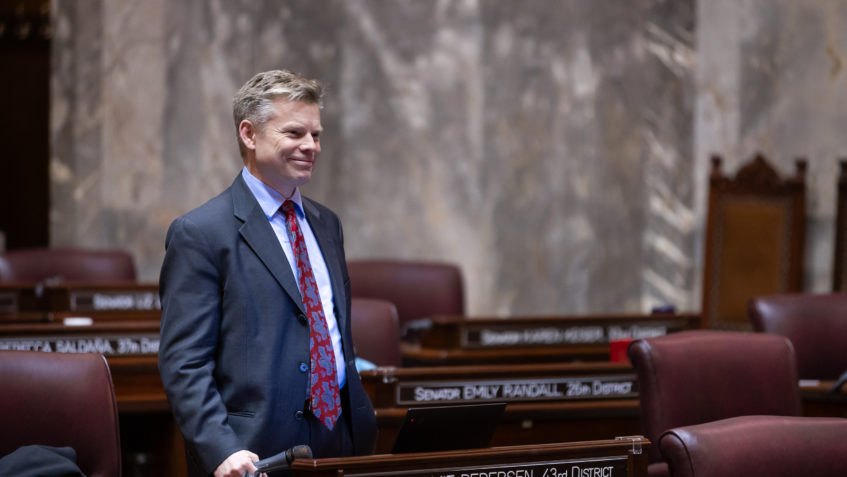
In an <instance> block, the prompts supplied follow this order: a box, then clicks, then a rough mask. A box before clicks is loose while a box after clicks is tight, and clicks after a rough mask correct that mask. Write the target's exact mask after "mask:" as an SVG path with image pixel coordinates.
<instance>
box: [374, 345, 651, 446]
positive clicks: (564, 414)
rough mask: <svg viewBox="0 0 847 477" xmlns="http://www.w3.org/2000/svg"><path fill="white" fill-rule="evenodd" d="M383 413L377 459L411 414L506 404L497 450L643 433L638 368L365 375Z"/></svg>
mask: <svg viewBox="0 0 847 477" xmlns="http://www.w3.org/2000/svg"><path fill="white" fill-rule="evenodd" d="M361 376H362V382H363V384H364V387H365V390H366V391H367V392H368V395H369V396H370V398H371V400H372V402H373V404H374V408H375V409H376V418H377V426H378V428H379V437H378V441H377V453H385V452H389V451H390V450H391V446H392V445H393V443H394V439H395V438H396V436H397V432H398V430H399V428H400V425H401V424H402V422H403V418H404V416H405V413H406V410H407V408H409V407H416V406H431V405H449V404H451V403H453V404H464V403H473V402H477V403H482V402H506V403H507V406H506V410H505V412H504V415H503V417H502V419H501V421H500V425H499V426H498V428H497V430H496V431H495V434H494V436H493V438H492V445H499V446H506V445H521V444H539V443H552V442H566V441H583V440H593V439H609V438H612V437H616V436H621V435H633V434H639V433H640V432H641V426H640V421H639V407H638V394H637V392H638V389H637V384H636V382H635V374H634V372H633V370H632V368H631V367H630V366H629V365H626V364H619V363H609V362H606V363H557V364H549V363H548V364H529V365H498V366H446V367H420V368H377V369H374V370H369V371H363V372H362V373H361Z"/></svg>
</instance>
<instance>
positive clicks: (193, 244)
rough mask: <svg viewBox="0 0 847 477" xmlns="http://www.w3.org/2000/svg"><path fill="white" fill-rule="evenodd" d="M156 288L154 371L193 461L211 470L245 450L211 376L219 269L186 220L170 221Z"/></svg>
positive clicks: (200, 233)
mask: <svg viewBox="0 0 847 477" xmlns="http://www.w3.org/2000/svg"><path fill="white" fill-rule="evenodd" d="M165 247H166V252H165V260H164V263H163V265H162V270H161V276H160V279H159V287H160V294H161V299H162V300H161V301H162V324H161V341H160V347H159V372H160V374H161V377H162V383H163V384H164V388H165V391H166V394H167V396H168V401H169V402H170V405H171V408H172V410H173V413H174V416H175V418H176V421H177V423H178V424H179V427H180V429H181V430H182V432H183V436H184V437H185V439H186V441H187V442H188V444H189V445H190V447H191V449H192V450H194V452H192V454H193V455H195V456H196V457H198V458H199V459H200V460H201V462H197V464H199V465H200V466H201V467H202V468H203V469H205V470H206V471H207V472H210V473H211V472H212V471H213V470H214V469H215V468H217V466H218V465H219V464H220V463H221V462H222V461H223V460H224V459H226V458H227V457H228V456H229V455H231V454H232V453H233V452H236V451H238V450H241V449H244V448H245V447H244V443H242V442H240V440H239V438H238V437H237V436H236V434H235V432H234V431H233V429H232V428H231V427H230V426H229V424H228V423H227V410H226V407H225V405H224V403H223V400H222V399H221V396H220V394H219V392H218V389H217V387H216V385H215V380H214V376H213V372H214V366H215V353H216V346H217V343H218V334H219V330H220V320H221V295H220V289H221V270H220V264H219V263H217V261H218V258H217V257H215V256H213V254H212V252H211V250H212V247H211V246H210V245H209V243H208V240H207V237H205V236H204V234H203V231H202V230H201V229H199V228H198V227H197V226H196V225H194V224H193V223H192V222H191V221H190V219H188V218H186V217H181V218H179V219H177V220H175V221H174V223H173V224H171V227H170V229H169V230H168V234H167V238H166V241H165Z"/></svg>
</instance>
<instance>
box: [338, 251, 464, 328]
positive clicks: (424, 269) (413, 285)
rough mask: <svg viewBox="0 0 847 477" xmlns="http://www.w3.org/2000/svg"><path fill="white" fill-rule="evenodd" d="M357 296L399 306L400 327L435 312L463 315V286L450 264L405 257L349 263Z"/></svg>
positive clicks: (352, 286)
mask: <svg viewBox="0 0 847 477" xmlns="http://www.w3.org/2000/svg"><path fill="white" fill-rule="evenodd" d="M347 270H348V272H349V274H350V291H351V294H352V296H353V297H354V298H377V299H382V300H387V301H390V302H391V303H394V305H395V306H396V307H397V316H398V318H399V320H400V321H399V323H400V327H401V329H402V327H403V326H404V325H405V324H406V323H408V322H410V321H413V320H417V319H420V318H429V317H432V316H435V315H464V314H465V306H464V288H463V284H462V273H461V270H460V269H459V267H457V266H456V265H453V264H447V263H431V262H415V261H404V260H351V261H348V262H347Z"/></svg>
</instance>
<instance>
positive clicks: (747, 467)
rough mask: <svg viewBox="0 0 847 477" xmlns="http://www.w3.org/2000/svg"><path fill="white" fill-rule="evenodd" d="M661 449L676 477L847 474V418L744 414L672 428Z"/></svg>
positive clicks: (661, 441)
mask: <svg viewBox="0 0 847 477" xmlns="http://www.w3.org/2000/svg"><path fill="white" fill-rule="evenodd" d="M658 447H659V448H660V449H661V452H662V455H663V456H664V457H665V459H666V460H667V462H668V464H669V466H670V469H671V474H672V475H673V476H674V477H707V476H721V477H759V476H761V477H797V476H798V475H809V476H812V475H813V476H815V477H843V476H845V475H847V419H842V418H826V417H784V416H743V417H734V418H729V419H723V420H719V421H713V422H708V423H705V424H698V425H694V426H686V427H679V428H675V429H671V430H669V431H667V432H665V433H664V434H662V437H661V438H660V439H659V443H658Z"/></svg>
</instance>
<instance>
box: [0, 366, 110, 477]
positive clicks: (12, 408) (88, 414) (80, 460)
mask: <svg viewBox="0 0 847 477" xmlns="http://www.w3.org/2000/svg"><path fill="white" fill-rule="evenodd" d="M0 383H2V392H0V423H2V432H0V456H4V455H8V454H10V453H12V452H14V451H15V450H16V449H18V448H19V447H21V446H26V445H45V446H53V447H73V448H74V450H75V451H76V455H77V465H78V466H79V468H80V470H82V472H83V473H84V474H85V475H87V476H88V477H115V476H120V475H121V447H120V433H119V429H118V407H117V403H116V401H115V391H114V388H113V386H112V377H111V374H109V366H108V364H107V363H106V359H105V358H103V356H102V355H99V354H91V353H81V354H71V353H45V352H41V351H8V350H0Z"/></svg>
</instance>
